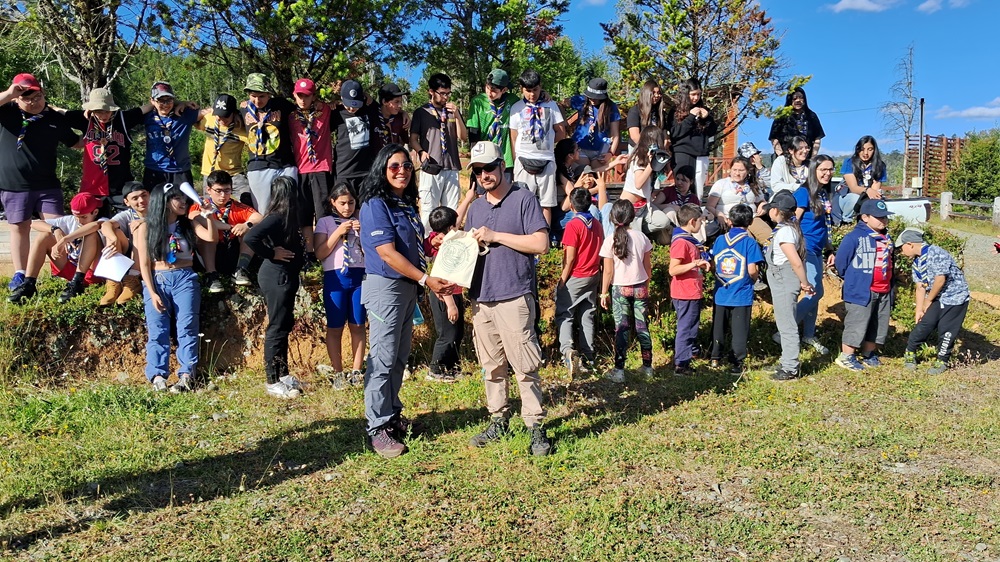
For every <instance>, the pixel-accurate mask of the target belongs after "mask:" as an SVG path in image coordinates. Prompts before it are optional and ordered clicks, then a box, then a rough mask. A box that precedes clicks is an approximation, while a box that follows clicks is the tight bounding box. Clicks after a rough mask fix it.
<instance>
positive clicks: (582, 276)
mask: <svg viewBox="0 0 1000 562" xmlns="http://www.w3.org/2000/svg"><path fill="white" fill-rule="evenodd" d="M569 200H570V202H571V203H572V205H573V211H574V212H575V214H574V216H573V218H572V219H570V220H569V222H567V223H566V224H565V226H564V227H563V238H562V247H563V268H562V274H561V275H560V276H559V284H558V285H556V325H557V326H558V327H559V351H561V352H562V356H563V365H564V366H565V367H566V369H567V370H568V371H569V375H570V376H573V370H574V366H575V365H576V361H575V358H574V349H573V340H574V338H573V335H574V333H576V331H577V330H576V329H577V326H579V332H580V336H581V337H580V339H579V342H580V348H579V350H580V354H581V355H582V361H581V362H580V372H584V373H586V372H589V371H590V369H591V368H592V367H593V364H594V315H595V313H596V312H597V293H598V289H599V288H600V285H601V256H600V255H599V252H600V249H601V246H602V245H603V244H604V229H603V227H602V226H601V223H600V222H599V221H598V220H597V219H595V218H594V216H593V215H592V214H591V210H590V209H591V200H590V192H589V191H587V190H586V189H584V188H582V187H577V188H574V189H573V191H571V192H570V194H569Z"/></svg>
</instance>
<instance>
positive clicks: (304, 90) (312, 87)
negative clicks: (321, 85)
mask: <svg viewBox="0 0 1000 562" xmlns="http://www.w3.org/2000/svg"><path fill="white" fill-rule="evenodd" d="M292 93H293V94H305V95H307V96H311V95H314V94H315V93H316V84H315V83H314V82H313V81H312V80H310V79H308V78H299V79H298V80H296V81H295V90H294V91H293V92H292Z"/></svg>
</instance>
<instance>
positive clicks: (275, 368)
mask: <svg viewBox="0 0 1000 562" xmlns="http://www.w3.org/2000/svg"><path fill="white" fill-rule="evenodd" d="M297 193H298V191H297V185H296V182H295V179H294V178H290V177H288V176H278V177H276V178H274V180H273V181H272V182H271V200H270V202H269V203H268V206H267V212H265V213H264V220H262V221H260V224H258V225H255V226H254V227H253V228H252V229H250V231H249V232H247V234H246V235H245V236H244V242H246V245H247V246H249V247H250V249H251V250H253V252H254V254H256V255H258V256H260V257H261V258H262V259H263V260H264V262H263V263H262V264H261V265H260V271H259V272H258V273H257V282H258V283H259V284H260V292H261V294H262V295H263V296H264V304H265V305H266V306H267V329H266V331H265V333H264V371H265V372H266V373H267V385H266V390H267V393H268V394H270V395H271V396H275V397H277V398H282V399H291V398H297V397H298V396H299V394H301V393H302V386H301V384H299V381H298V379H296V378H295V377H294V376H292V375H291V374H289V372H288V334H290V333H291V331H292V327H293V326H294V325H295V293H296V292H298V290H299V273H300V272H301V271H302V266H303V265H304V264H305V242H304V240H303V239H302V232H301V231H300V230H299V215H298V199H297Z"/></svg>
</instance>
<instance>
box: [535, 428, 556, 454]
mask: <svg viewBox="0 0 1000 562" xmlns="http://www.w3.org/2000/svg"><path fill="white" fill-rule="evenodd" d="M550 452H552V443H551V442H550V441H549V438H548V437H547V436H546V435H545V430H544V429H542V426H541V425H536V426H534V427H532V428H531V454H532V455H534V456H536V457H544V456H545V455H547V454H549V453H550Z"/></svg>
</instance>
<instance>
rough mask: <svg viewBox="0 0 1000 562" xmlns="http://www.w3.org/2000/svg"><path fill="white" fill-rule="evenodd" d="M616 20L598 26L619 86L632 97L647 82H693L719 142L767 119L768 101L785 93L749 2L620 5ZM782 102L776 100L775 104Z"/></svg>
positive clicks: (756, 7)
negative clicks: (712, 115) (715, 123)
mask: <svg viewBox="0 0 1000 562" xmlns="http://www.w3.org/2000/svg"><path fill="white" fill-rule="evenodd" d="M619 6H620V10H621V15H620V17H619V19H618V20H617V21H615V22H611V23H604V24H601V27H602V28H603V29H604V36H605V39H606V41H607V43H608V44H609V45H610V51H611V56H612V58H613V59H614V60H615V61H616V62H617V63H618V66H619V67H620V86H621V87H623V88H625V89H627V90H638V89H639V87H640V86H641V85H642V83H643V82H644V81H645V80H647V79H649V78H654V79H657V80H659V81H660V83H661V85H662V86H663V87H664V90H667V91H670V90H673V89H676V87H677V84H679V83H680V82H681V81H683V80H686V79H688V78H691V77H694V78H698V79H699V80H700V81H701V84H702V87H703V89H704V90H705V94H706V99H707V101H708V103H709V104H710V105H711V106H712V107H713V109H714V110H715V111H716V119H717V120H719V122H720V124H721V123H722V122H723V119H724V117H725V115H726V114H727V113H728V111H729V110H730V108H732V109H734V110H735V119H734V120H732V121H731V122H728V123H726V127H725V128H724V129H723V131H722V132H721V133H720V134H719V135H717V137H716V138H717V139H719V140H721V139H722V138H724V137H725V136H726V135H728V134H729V133H731V132H732V131H733V130H735V129H736V128H737V127H738V126H739V125H740V123H742V122H743V121H745V120H746V119H748V118H757V117H760V116H761V115H772V114H773V112H774V111H775V110H774V108H772V107H771V105H770V103H769V100H771V99H774V98H776V97H778V96H782V95H783V94H784V93H785V92H786V91H787V85H788V83H789V80H788V79H787V78H786V77H785V76H783V72H784V71H785V69H786V65H785V64H784V63H783V62H782V60H781V58H780V56H779V53H778V48H779V46H780V41H779V39H778V37H779V35H780V34H779V33H778V31H777V30H776V29H775V28H774V26H773V25H772V24H771V19H770V18H769V17H768V16H767V14H766V12H765V11H764V10H763V8H761V7H760V4H759V3H758V2H757V1H756V0H621V1H620V4H619ZM782 99H783V98H782Z"/></svg>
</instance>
